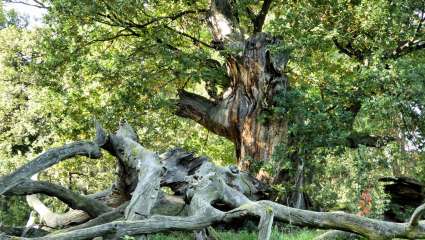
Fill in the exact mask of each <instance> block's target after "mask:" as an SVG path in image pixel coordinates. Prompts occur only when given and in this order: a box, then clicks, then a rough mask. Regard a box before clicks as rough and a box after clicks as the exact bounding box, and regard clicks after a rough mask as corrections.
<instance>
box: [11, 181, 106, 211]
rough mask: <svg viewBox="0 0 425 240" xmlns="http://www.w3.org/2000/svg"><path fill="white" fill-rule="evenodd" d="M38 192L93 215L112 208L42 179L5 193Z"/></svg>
mask: <svg viewBox="0 0 425 240" xmlns="http://www.w3.org/2000/svg"><path fill="white" fill-rule="evenodd" d="M36 193H42V194H46V195H48V196H53V197H57V198H58V199H59V200H61V201H62V202H64V203H65V204H67V205H68V206H69V207H71V208H73V209H79V210H83V211H85V212H86V213H88V214H89V215H90V216H91V217H97V216H99V215H101V214H103V213H106V212H109V211H110V210H111V208H109V207H108V206H106V205H105V204H103V203H101V202H99V201H97V200H94V199H92V198H89V197H86V196H84V195H80V194H78V193H75V192H72V191H70V190H68V189H66V188H64V187H62V186H59V185H56V184H53V183H49V182H42V181H31V180H27V181H24V182H22V183H20V184H19V185H17V186H15V187H14V188H12V189H10V190H8V191H7V192H6V193H4V194H5V195H32V194H36Z"/></svg>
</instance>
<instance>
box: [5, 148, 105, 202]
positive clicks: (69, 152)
mask: <svg viewBox="0 0 425 240" xmlns="http://www.w3.org/2000/svg"><path fill="white" fill-rule="evenodd" d="M101 155H102V154H101V152H100V148H99V147H98V146H97V144H95V143H92V142H75V143H71V144H67V145H64V146H63V147H59V148H53V149H50V150H48V151H46V152H45V153H43V154H41V155H40V156H38V157H37V158H35V159H34V160H32V161H30V162H29V163H27V164H25V165H24V166H22V167H20V168H19V169H17V170H16V171H15V172H13V173H12V174H10V175H8V176H4V177H2V178H0V195H1V194H3V193H4V192H6V191H7V190H9V189H11V188H12V187H14V186H16V185H18V184H19V183H20V182H22V181H24V180H26V179H29V178H30V177H31V176H32V175H34V174H36V173H38V172H40V171H42V170H44V169H47V168H48V167H51V166H53V165H54V164H57V163H59V162H60V161H63V160H66V159H68V158H71V157H74V156H86V157H89V158H100V157H101Z"/></svg>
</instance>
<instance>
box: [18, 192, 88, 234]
mask: <svg viewBox="0 0 425 240" xmlns="http://www.w3.org/2000/svg"><path fill="white" fill-rule="evenodd" d="M26 198H27V203H28V205H29V206H30V207H31V208H32V209H34V211H36V212H37V213H38V214H39V215H40V218H41V220H42V221H43V222H44V223H45V224H46V226H48V227H50V228H57V227H63V226H67V225H69V224H72V223H81V222H85V221H87V220H88V219H90V216H89V215H88V214H87V213H85V212H84V211H81V210H74V209H71V210H69V211H68V212H66V213H63V214H58V213H55V212H53V211H52V210H50V209H49V208H48V207H47V206H46V205H44V203H43V202H41V201H40V199H38V198H37V196H36V195H28V196H27V197H26Z"/></svg>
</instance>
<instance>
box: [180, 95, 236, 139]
mask: <svg viewBox="0 0 425 240" xmlns="http://www.w3.org/2000/svg"><path fill="white" fill-rule="evenodd" d="M227 111H228V110H227V109H226V108H225V107H224V106H221V105H220V104H217V103H214V102H212V101H210V100H208V99H207V98H205V97H202V96H200V95H197V94H194V93H190V92H187V91H185V90H180V91H179V99H178V100H177V110H176V115H178V116H180V117H184V118H189V119H192V120H194V121H196V122H197V123H199V124H201V125H202V126H204V127H205V128H207V129H208V130H210V131H211V132H213V133H215V134H217V135H220V136H223V137H226V138H228V139H233V136H232V134H231V130H230V123H229V122H228V113H227Z"/></svg>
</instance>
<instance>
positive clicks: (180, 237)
mask: <svg viewBox="0 0 425 240" xmlns="http://www.w3.org/2000/svg"><path fill="white" fill-rule="evenodd" d="M320 233H321V232H319V231H315V230H294V231H292V232H289V233H285V232H282V231H280V230H278V229H276V228H275V229H273V232H272V235H271V238H270V239H271V240H311V239H314V237H317V236H318V235H320ZM217 234H218V240H257V233H256V232H247V231H240V232H231V231H226V232H220V231H218V232H217ZM193 238H194V237H193V234H192V233H182V232H175V233H168V234H155V235H152V236H151V237H150V239H151V240H193Z"/></svg>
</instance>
